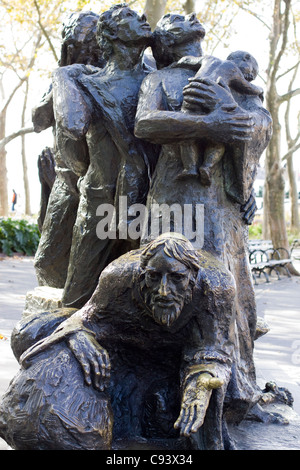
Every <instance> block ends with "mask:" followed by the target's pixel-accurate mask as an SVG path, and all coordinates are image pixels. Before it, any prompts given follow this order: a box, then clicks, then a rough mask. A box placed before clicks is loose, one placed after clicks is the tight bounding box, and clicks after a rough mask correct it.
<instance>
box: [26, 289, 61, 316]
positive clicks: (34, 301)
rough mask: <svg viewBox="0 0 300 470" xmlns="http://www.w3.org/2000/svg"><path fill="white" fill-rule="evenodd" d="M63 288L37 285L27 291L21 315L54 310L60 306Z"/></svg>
mask: <svg viewBox="0 0 300 470" xmlns="http://www.w3.org/2000/svg"><path fill="white" fill-rule="evenodd" d="M62 293H63V289H56V288H54V287H49V286H38V287H35V288H34V289H33V290H31V291H29V292H27V294H26V300H25V308H24V311H23V316H24V317H25V316H26V315H31V314H32V313H41V312H47V311H51V310H56V309H57V308H61V307H62V302H61V298H62Z"/></svg>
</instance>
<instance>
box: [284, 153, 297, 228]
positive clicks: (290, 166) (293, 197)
mask: <svg viewBox="0 0 300 470" xmlns="http://www.w3.org/2000/svg"><path fill="white" fill-rule="evenodd" d="M287 170H288V175H289V185H290V201H291V229H292V230H295V231H298V230H299V229H300V221H299V208H298V189H297V180H296V173H295V170H294V162H293V157H290V158H288V159H287Z"/></svg>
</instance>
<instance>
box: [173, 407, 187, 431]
mask: <svg viewBox="0 0 300 470" xmlns="http://www.w3.org/2000/svg"><path fill="white" fill-rule="evenodd" d="M184 416H185V408H181V410H180V414H179V416H178V418H177V420H176V421H175V423H174V428H175V429H179V428H180V427H181V424H182V420H183V419H184Z"/></svg>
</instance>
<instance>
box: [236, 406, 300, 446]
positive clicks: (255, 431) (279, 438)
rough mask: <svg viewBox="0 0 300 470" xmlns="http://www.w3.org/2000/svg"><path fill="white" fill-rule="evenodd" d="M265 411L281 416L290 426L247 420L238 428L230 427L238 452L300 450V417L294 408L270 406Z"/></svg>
mask: <svg viewBox="0 0 300 470" xmlns="http://www.w3.org/2000/svg"><path fill="white" fill-rule="evenodd" d="M264 410H265V411H268V412H270V413H278V414H280V415H281V416H282V417H283V418H285V419H286V420H287V422H288V424H277V423H276V424H273V423H259V422H257V421H250V420H248V419H247V420H244V421H243V422H242V423H241V424H239V425H237V426H232V425H231V426H229V432H230V435H231V437H232V439H233V440H234V441H235V444H236V447H237V450H300V440H299V436H300V416H299V415H298V414H297V413H296V412H295V411H294V410H293V408H291V407H289V406H287V405H283V404H270V405H267V406H265V407H264Z"/></svg>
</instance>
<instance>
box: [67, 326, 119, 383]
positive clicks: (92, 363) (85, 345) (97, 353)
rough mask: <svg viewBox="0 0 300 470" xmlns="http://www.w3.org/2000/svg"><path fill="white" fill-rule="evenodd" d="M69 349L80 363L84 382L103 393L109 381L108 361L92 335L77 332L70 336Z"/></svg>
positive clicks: (104, 352)
mask: <svg viewBox="0 0 300 470" xmlns="http://www.w3.org/2000/svg"><path fill="white" fill-rule="evenodd" d="M68 344H69V347H70V349H71V351H72V353H73V354H74V356H75V357H76V359H77V360H78V362H79V363H80V365H81V367H82V369H83V374H84V378H85V382H86V383H87V385H93V386H94V387H95V388H96V389H97V390H99V391H103V390H104V389H105V388H106V387H107V386H108V384H109V380H110V361H109V356H108V353H107V351H106V350H105V349H104V348H102V347H101V346H100V345H99V343H98V342H97V340H96V339H95V338H94V336H93V335H91V334H89V333H87V332H85V331H78V332H76V333H74V334H73V335H72V336H70V338H69V340H68Z"/></svg>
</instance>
